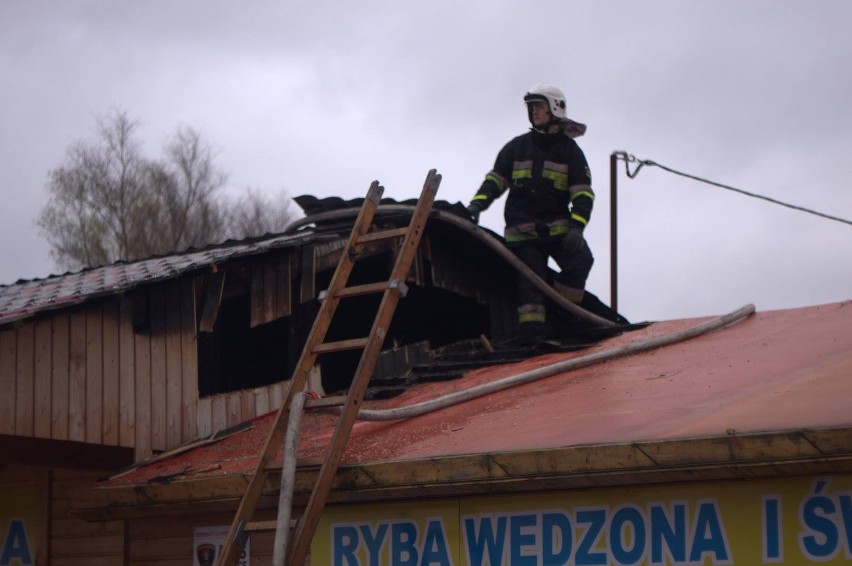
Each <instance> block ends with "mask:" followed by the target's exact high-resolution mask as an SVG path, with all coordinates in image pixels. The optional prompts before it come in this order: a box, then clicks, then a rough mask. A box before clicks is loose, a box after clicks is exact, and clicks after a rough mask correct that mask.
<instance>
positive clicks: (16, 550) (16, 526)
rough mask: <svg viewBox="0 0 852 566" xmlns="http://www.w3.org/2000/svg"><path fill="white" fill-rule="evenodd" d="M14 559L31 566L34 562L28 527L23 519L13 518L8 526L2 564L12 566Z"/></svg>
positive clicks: (4, 540) (0, 564) (1, 554)
mask: <svg viewBox="0 0 852 566" xmlns="http://www.w3.org/2000/svg"><path fill="white" fill-rule="evenodd" d="M13 560H17V561H18V562H19V563H20V564H21V566H31V565H32V563H33V556H32V550H31V549H30V542H29V538H28V537H27V527H26V525H25V524H24V521H23V520H21V519H12V520H11V521H9V526H8V527H6V536H5V538H4V539H3V552H2V553H0V566H10V565H11V564H12V561H13Z"/></svg>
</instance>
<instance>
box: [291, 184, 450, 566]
mask: <svg viewBox="0 0 852 566" xmlns="http://www.w3.org/2000/svg"><path fill="white" fill-rule="evenodd" d="M440 181H441V176H440V175H438V174H437V173H436V171H435V170H432V171H430V172H429V175H428V176H427V177H426V182H425V184H424V186H423V190H422V192H421V195H420V198H419V199H418V203H417V206H416V208H415V211H414V213H413V214H412V217H411V221H410V223H409V230H408V232H407V233H406V235H405V239H404V240H403V243H402V247H401V248H400V250H399V253H398V255H397V259H396V262H395V265H394V268H393V272H392V273H391V276H390V280H391V281H393V280H399V281H404V280H405V277H406V276H407V275H408V272H409V270H410V269H411V265H412V263H413V261H414V256H415V254H416V252H417V247H418V246H419V244H420V238H421V236H422V235H423V230H424V227H425V225H426V221H427V220H428V217H429V212H430V211H431V209H432V203H433V202H434V199H435V193H436V192H437V190H438V185H439V184H440ZM400 295H401V291H400V289H399V288H398V287H389V288H388V289H386V290H385V292H384V294H383V296H382V302H381V304H380V306H379V310H378V314H377V315H376V318H375V320H374V321H373V327H372V329H371V330H370V338H369V342H368V344H367V345H366V347H365V348H364V352H363V354H362V356H361V360H360V362H359V363H358V368H357V370H356V372H355V377H354V378H353V381H352V385H351V386H350V388H349V394H348V395H347V397H346V402H345V403H344V405H343V412H342V414H341V416H340V419H339V420H338V422H337V427H336V429H335V431H334V435H333V436H332V440H331V443H330V445H329V448H328V451H327V456H326V458H325V460H324V461H323V464H322V466H321V467H320V471H319V476H318V478H317V481H316V483H315V485H314V489H313V491H312V492H311V495H310V498H309V499H308V503H307V506H306V507H305V513H304V515H302V518H301V519H300V520H299V521H298V523H297V527H296V533H295V535H294V536H293V544H292V552H291V553H290V556H289V560H288V562H287V563H288V564H290V565H292V566H296V565H301V564H303V563H304V561H305V559H306V558H307V554H308V551H309V550H310V544H311V540H312V539H313V535H314V533H315V532H316V528H317V525H318V524H319V519H320V515H321V514H322V511H323V509H324V507H325V503H326V501H327V499H328V493H329V491H331V484H332V482H333V480H334V475H335V474H336V473H337V469H338V467H339V466H340V461H341V459H342V458H343V451H344V448H345V445H346V442H347V440H348V439H349V434H350V432H351V431H352V427H353V426H354V424H355V420H356V419H357V416H358V410H359V409H360V406H361V403H362V402H363V400H364V393H365V392H366V390H367V385H368V384H369V381H370V377H372V374H373V370H374V369H375V365H376V361H377V359H378V355H379V353H380V352H381V348H382V345H383V344H384V339H385V337H386V335H387V330H388V327H389V326H390V323H391V320H392V318H393V315H394V312H395V310H396V306H397V304H398V303H399V299H400Z"/></svg>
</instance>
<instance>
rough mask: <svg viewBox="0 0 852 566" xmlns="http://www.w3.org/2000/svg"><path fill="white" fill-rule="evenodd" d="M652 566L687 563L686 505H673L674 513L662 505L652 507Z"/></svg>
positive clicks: (650, 507)
mask: <svg viewBox="0 0 852 566" xmlns="http://www.w3.org/2000/svg"><path fill="white" fill-rule="evenodd" d="M649 509H650V514H651V535H650V539H651V557H650V561H649V562H650V564H668V563H669V562H672V563H674V564H683V563H684V562H686V530H687V529H686V504H684V503H676V504H674V505H672V512H671V513H670V512H669V510H668V509H666V508H665V507H663V506H662V505H660V504H655V505H650V506H649Z"/></svg>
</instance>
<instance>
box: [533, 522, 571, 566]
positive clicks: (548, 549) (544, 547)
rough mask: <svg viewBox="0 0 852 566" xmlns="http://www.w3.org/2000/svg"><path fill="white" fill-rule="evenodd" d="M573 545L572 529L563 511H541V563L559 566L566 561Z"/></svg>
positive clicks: (544, 565)
mask: <svg viewBox="0 0 852 566" xmlns="http://www.w3.org/2000/svg"><path fill="white" fill-rule="evenodd" d="M573 545H574V530H573V529H572V528H571V520H570V519H568V515H566V514H565V513H557V512H552V513H543V514H542V516H541V564H542V566H561V565H562V564H567V563H568V557H569V556H571V550H572V547H573Z"/></svg>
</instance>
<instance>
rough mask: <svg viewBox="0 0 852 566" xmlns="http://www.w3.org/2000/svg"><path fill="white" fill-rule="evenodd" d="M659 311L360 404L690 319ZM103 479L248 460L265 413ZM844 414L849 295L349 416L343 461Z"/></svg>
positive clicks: (704, 431) (847, 407)
mask: <svg viewBox="0 0 852 566" xmlns="http://www.w3.org/2000/svg"><path fill="white" fill-rule="evenodd" d="M704 320H706V319H700V320H699V319H693V320H677V321H667V322H659V323H655V324H652V325H650V326H648V327H647V328H644V329H642V330H638V331H635V332H630V333H627V334H623V335H621V336H617V337H615V338H611V339H609V340H606V341H604V342H602V343H600V344H598V345H596V346H594V347H593V348H591V349H589V350H586V351H584V352H573V353H559V354H549V355H544V356H539V357H535V358H531V359H528V360H526V361H524V362H520V363H515V364H508V365H503V366H496V367H495V366H492V367H488V368H482V369H478V370H474V371H469V372H467V373H466V374H465V375H464V376H463V377H462V378H460V379H458V380H455V381H447V382H437V383H429V384H419V385H415V386H412V387H411V388H410V389H409V390H407V391H406V392H404V393H403V394H402V395H400V396H398V397H395V398H393V399H389V400H383V401H373V402H369V403H366V404H365V406H366V408H370V409H374V408H388V407H401V406H407V405H411V404H414V403H418V402H420V401H424V400H429V399H433V398H436V397H439V396H442V395H445V394H447V393H449V392H452V391H458V390H462V389H466V388H470V387H472V386H474V385H478V384H480V383H485V382H491V381H495V380H498V379H502V378H504V377H507V376H510V375H514V374H517V373H521V372H525V371H529V370H531V369H534V368H537V367H542V366H545V365H548V364H552V363H555V362H560V361H564V360H566V359H570V358H576V357H579V356H584V355H587V354H588V353H589V352H597V351H603V350H607V349H611V348H615V347H618V346H620V345H624V344H629V343H634V342H636V341H638V340H642V339H645V338H648V337H651V336H659V335H663V334H667V333H671V332H674V331H677V330H681V329H684V328H688V327H690V326H693V325H695V324H697V323H699V322H703V321H704ZM273 417H274V415H273V414H268V415H265V416H262V417H259V418H258V419H256V420H255V421H254V422H253V423H252V424H253V426H252V427H251V428H249V429H248V430H244V431H242V432H238V433H235V434H233V435H231V436H228V437H225V438H223V439H221V440H219V441H216V442H213V443H210V444H208V445H205V446H202V447H199V448H195V449H192V450H188V451H184V452H182V453H179V454H176V455H175V456H173V457H166V458H164V459H162V460H160V461H157V462H154V463H151V464H148V465H145V466H141V467H139V468H138V469H135V470H132V471H129V472H125V473H123V474H121V475H118V476H116V477H114V478H113V479H110V480H107V481H105V482H104V483H103V484H102V486H104V487H119V486H123V485H140V484H146V483H149V482H151V481H157V479H161V478H163V477H164V476H165V477H176V478H177V477H180V478H181V479H193V478H201V477H209V476H221V475H228V474H236V473H250V472H252V471H253V469H254V466H255V464H256V461H257V456H258V453H259V452H260V451H261V449H262V447H263V442H264V440H265V438H266V434H267V432H268V427H269V426H270V424H271V422H272V421H273ZM335 419H336V417H333V416H331V415H328V414H323V413H317V412H309V413H308V414H306V415H305V418H304V420H303V423H302V429H301V430H302V440H301V444H300V447H299V453H298V456H299V457H300V458H306V457H315V456H321V455H322V454H323V452H324V448H325V446H326V445H327V442H328V440H329V439H330V437H331V434H332V427H333V424H334V422H335ZM850 424H852V301H847V302H843V303H836V304H829V305H822V306H815V307H808V308H800V309H792V310H780V311H768V312H760V313H757V314H755V315H752V316H751V317H748V318H746V319H745V320H743V321H741V322H738V323H735V324H733V325H731V326H728V327H725V328H722V329H719V330H715V331H713V332H710V333H708V334H705V335H702V336H699V337H696V338H692V339H690V340H687V341H684V342H679V343H676V344H673V345H669V346H665V347H663V348H660V349H656V350H653V351H649V352H644V353H639V354H634V355H631V356H628V357H623V358H619V359H615V360H612V361H607V362H603V363H600V364H597V365H592V366H589V367H585V368H581V369H578V370H574V371H571V372H564V373H559V374H556V375H553V376H551V377H546V378H543V379H540V380H538V381H536V382H533V383H529V384H525V385H522V386H518V387H514V388H512V389H509V390H505V391H501V392H498V393H493V394H490V395H487V396H485V397H482V398H479V399H474V400H471V401H468V402H465V403H462V404H460V405H457V406H453V407H450V408H446V409H442V410H439V411H436V412H433V413H430V414H426V415H423V416H420V417H416V418H412V419H409V420H405V421H390V422H358V423H356V425H355V427H354V429H353V432H352V435H351V436H350V440H349V444H348V445H347V449H346V452H345V455H344V459H343V464H344V465H346V464H363V463H368V462H377V461H396V460H411V459H422V458H430V457H443V456H452V455H463V454H479V453H489V452H511V451H521V450H523V451H526V450H535V449H547V448H559V447H569V446H581V445H588V444H607V443H627V442H639V441H652V440H673V439H682V438H693V437H705V436H722V435H725V434H732V433H734V432H735V433H736V434H747V433H752V432H773V431H785V430H793V429H803V428H820V427H848V426H849V425H850Z"/></svg>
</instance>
